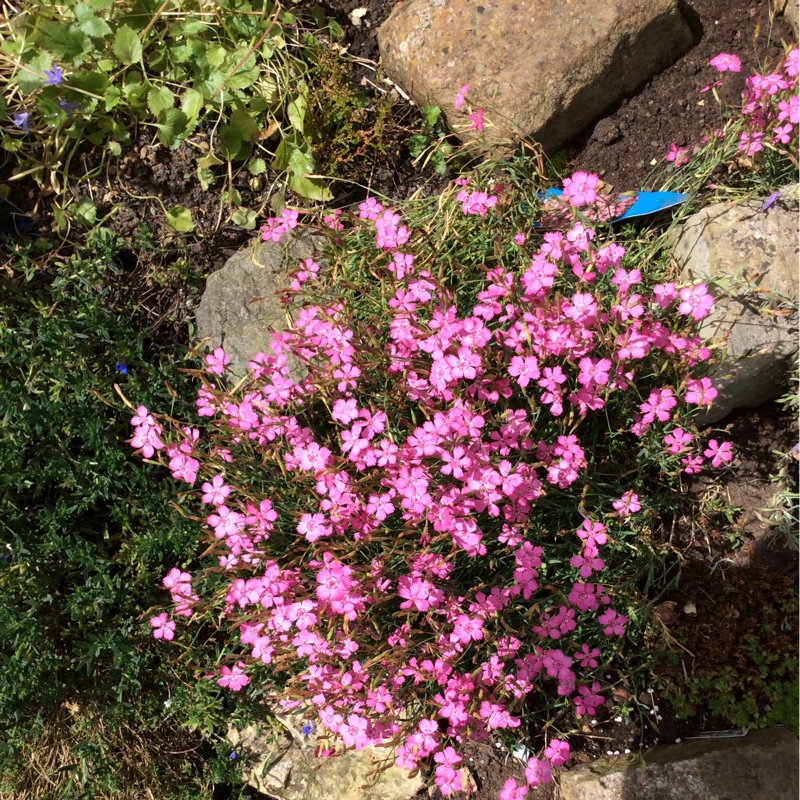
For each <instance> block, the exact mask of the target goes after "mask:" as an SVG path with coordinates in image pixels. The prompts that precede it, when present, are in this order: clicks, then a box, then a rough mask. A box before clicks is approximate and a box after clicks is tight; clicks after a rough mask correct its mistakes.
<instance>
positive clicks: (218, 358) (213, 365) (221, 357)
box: [206, 347, 230, 375]
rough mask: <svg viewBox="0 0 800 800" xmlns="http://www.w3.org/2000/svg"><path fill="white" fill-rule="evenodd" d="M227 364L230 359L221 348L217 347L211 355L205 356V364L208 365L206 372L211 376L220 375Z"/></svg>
mask: <svg viewBox="0 0 800 800" xmlns="http://www.w3.org/2000/svg"><path fill="white" fill-rule="evenodd" d="M229 362H230V358H229V357H228V355H227V354H226V353H225V351H224V350H223V349H222V348H221V347H217V348H216V350H214V352H213V353H209V354H208V355H207V356H206V364H208V367H207V368H206V372H210V373H211V374H212V375H222V373H223V372H224V371H225V367H226V366H227V365H228V363H229Z"/></svg>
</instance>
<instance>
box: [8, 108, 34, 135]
mask: <svg viewBox="0 0 800 800" xmlns="http://www.w3.org/2000/svg"><path fill="white" fill-rule="evenodd" d="M11 121H12V122H13V123H14V124H15V125H16V126H17V127H18V128H22V132H23V133H30V129H29V128H28V112H27V111H23V112H22V113H21V114H12V115H11Z"/></svg>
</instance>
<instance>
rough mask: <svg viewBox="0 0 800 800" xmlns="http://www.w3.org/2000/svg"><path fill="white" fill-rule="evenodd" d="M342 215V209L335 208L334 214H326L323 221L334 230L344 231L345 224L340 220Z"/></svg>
mask: <svg viewBox="0 0 800 800" xmlns="http://www.w3.org/2000/svg"><path fill="white" fill-rule="evenodd" d="M341 216H342V209H341V208H337V209H335V210H334V212H333V214H332V215H331V214H326V215H325V216H324V217H323V218H322V221H323V222H324V223H325V225H327V226H328V227H329V228H330V229H331V230H332V231H343V230H344V225H342V223H341V222H340V221H339V218H340V217H341Z"/></svg>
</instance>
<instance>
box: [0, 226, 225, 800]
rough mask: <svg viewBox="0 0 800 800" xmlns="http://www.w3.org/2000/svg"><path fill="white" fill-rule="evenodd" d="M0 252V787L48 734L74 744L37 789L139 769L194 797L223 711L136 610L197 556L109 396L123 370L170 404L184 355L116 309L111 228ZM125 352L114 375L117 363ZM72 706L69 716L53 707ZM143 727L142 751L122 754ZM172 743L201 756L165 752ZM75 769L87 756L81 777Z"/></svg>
mask: <svg viewBox="0 0 800 800" xmlns="http://www.w3.org/2000/svg"><path fill="white" fill-rule="evenodd" d="M7 264H9V269H10V274H4V275H3V276H2V277H1V278H0V318H1V319H2V320H3V325H2V327H1V328H0V420H1V421H2V424H1V425H0V506H2V508H3V514H2V515H1V516H0V551H1V554H2V562H0V727H2V729H3V731H4V736H3V737H2V741H0V775H2V777H3V780H4V781H5V785H2V784H0V785H2V791H0V793H4V792H6V791H7V786H8V785H9V784H10V785H16V786H18V787H20V788H18V789H17V792H16V793H14V791H12V793H11V795H8V796H23V795H22V788H21V787H23V786H24V785H25V782H26V781H27V780H29V779H30V775H29V774H27V773H26V770H27V769H28V767H29V766H30V765H32V764H35V763H37V759H42V758H44V757H45V756H44V755H43V754H47V753H50V754H51V755H52V752H51V751H52V749H53V748H52V747H51V746H50V745H48V744H47V743H48V742H49V741H50V738H52V736H54V735H55V733H56V732H58V731H61V734H63V735H62V736H61V740H63V741H66V742H68V743H69V744H68V746H66V747H62V750H64V757H63V758H62V759H61V760H60V761H59V762H58V764H57V767H64V770H63V772H62V773H59V774H60V775H61V776H62V778H63V781H62V782H61V783H58V782H57V781H56V782H55V783H54V786H55V785H56V784H57V785H58V786H60V787H61V788H59V789H55V788H52V787H51V791H52V794H49V795H47V796H49V797H62V796H63V797H76V796H80V797H91V796H94V795H93V794H92V792H93V791H94V790H95V789H96V790H98V791H100V790H101V789H102V790H103V791H105V792H110V793H114V792H122V791H124V790H127V789H132V788H133V787H134V786H138V785H139V784H140V783H141V782H143V781H144V782H145V783H147V781H148V780H150V781H151V784H148V785H152V786H153V787H158V786H161V787H162V788H163V791H161V792H158V791H157V792H156V795H157V796H160V797H172V796H175V797H178V796H180V797H184V796H185V797H189V796H191V795H192V791H191V787H193V786H194V787H195V788H197V787H200V786H207V785H208V784H209V780H210V778H209V773H208V769H209V767H208V765H207V764H206V763H205V762H206V761H209V762H210V761H213V758H211V753H210V751H209V749H208V748H209V745H204V744H203V738H204V737H205V738H208V737H210V736H211V735H212V733H213V732H214V731H219V729H220V726H221V720H222V713H223V708H222V707H221V705H220V701H219V692H218V690H217V689H216V687H215V686H209V684H208V683H206V682H202V681H201V682H200V685H198V682H197V679H196V677H197V676H195V675H194V673H193V672H192V669H191V667H189V666H187V664H191V662H192V658H191V654H192V651H191V649H189V650H188V651H186V652H185V653H184V654H183V655H182V657H180V658H178V657H177V653H176V652H175V651H173V652H167V653H165V652H164V648H163V647H159V648H157V647H156V646H155V643H154V642H153V640H152V636H151V635H150V634H151V631H150V626H149V625H148V623H147V616H148V612H149V611H150V609H151V607H153V606H155V605H157V604H160V603H161V602H162V600H163V597H162V591H161V586H160V582H161V578H162V576H163V575H164V573H165V572H166V571H167V570H168V569H169V568H171V567H172V566H175V565H176V564H182V563H183V561H184V560H185V559H186V558H187V557H188V556H189V555H190V554H191V552H192V550H193V542H194V539H195V534H194V525H193V523H191V522H190V521H188V520H187V519H185V518H184V515H183V513H182V508H181V501H180V500H179V501H178V503H177V504H175V503H171V500H173V497H174V493H173V491H172V486H171V485H169V484H168V483H167V482H166V481H164V480H163V476H162V475H161V474H160V473H159V472H158V471H157V470H156V468H154V467H152V466H151V465H148V464H144V463H141V461H140V460H138V459H133V458H131V457H130V455H129V453H128V452H126V449H125V448H124V447H121V446H120V443H121V442H122V441H123V440H124V439H125V437H126V436H127V435H128V431H129V426H128V421H129V417H130V415H131V413H130V411H128V410H126V409H124V408H123V407H122V403H121V402H120V400H119V398H118V397H117V396H116V394H115V391H114V383H115V381H118V382H120V383H122V384H123V386H124V391H125V392H130V393H131V394H133V395H135V396H136V397H137V398H138V397H141V398H148V400H147V402H152V403H154V404H155V403H162V404H166V407H170V406H171V405H172V403H173V402H175V400H176V398H180V397H181V396H186V395H185V392H186V390H187V386H186V380H185V378H184V376H183V375H182V374H181V373H180V372H179V370H178V368H177V364H178V363H179V357H178V355H177V352H176V350H175V348H166V347H161V346H158V345H156V343H154V342H153V341H151V340H149V339H148V338H147V337H146V336H144V335H141V334H139V333H137V332H136V330H135V329H134V327H133V325H132V324H131V322H130V320H129V319H128V317H127V315H126V314H125V313H124V312H123V311H122V310H121V307H120V300H121V298H120V296H119V294H120V293H119V292H118V291H117V290H115V289H114V286H115V285H119V280H118V279H119V268H118V267H117V266H116V265H115V250H114V242H113V241H112V240H111V237H110V236H108V235H105V234H103V233H102V232H100V233H98V234H95V235H94V236H93V237H91V240H90V244H89V245H88V247H87V250H86V252H85V254H84V255H82V256H73V257H71V258H69V259H68V260H66V261H64V262H63V263H53V264H47V265H43V264H40V263H36V262H35V261H34V260H33V257H32V254H31V252H30V250H29V249H26V248H24V247H18V248H17V250H16V252H14V253H12V254H11V258H9V259H8V260H7ZM127 303H128V306H129V307H130V305H132V304H131V303H130V299H128V300H127ZM123 360H124V362H125V363H126V364H127V370H128V373H127V375H124V376H123V375H122V374H117V373H115V365H116V364H117V363H118V362H119V363H121V362H123ZM168 698H171V703H170V704H169V707H167V706H165V705H164V703H165V701H166V700H167V699H168ZM65 704H66V705H65ZM67 706H69V707H71V708H73V712H70V714H69V715H67V717H66V718H65V716H64V714H63V713H62V712H63V708H65V707H67ZM75 709H78V710H77V711H76V710H75ZM186 723H189V724H190V725H191V727H192V728H193V729H194V730H195V731H197V733H196V734H195V735H194V737H192V736H190V735H189V729H188V728H187V727H186ZM223 732H224V731H223ZM57 738H58V737H57ZM140 739H141V740H142V742H143V743H142V742H140V744H139V745H137V746H138V747H139V748H140V749H141V751H142V753H144V754H145V755H143V756H142V758H141V759H138V758H133V757H132V754H133V753H134V750H135V748H134V743H135V742H137V741H139V740H140ZM63 741H62V744H63ZM180 750H191V752H193V753H194V752H195V751H197V755H196V756H192V757H191V758H189V759H188V760H187V759H185V758H175V757H169V758H167V757H165V756H163V755H159V753H168V752H172V751H180ZM145 756H146V757H145ZM201 756H202V757H201ZM49 757H50V756H48V758H49ZM128 762H130V763H128ZM139 762H141V763H139ZM81 764H83V765H84V766H86V765H91V770H90V775H91V779H89V778H86V777H85V775H84V773H83V772H82V768H81ZM137 764H138V765H139V767H141V769H139V772H138V773H136V769H135V768H136V767H137ZM148 764H149V767H148V766H147V765H148ZM69 765H71V766H69ZM117 765H120V768H119V769H117ZM123 767H124V768H123ZM184 767H185V768H186V770H188V771H186V772H184V771H183V770H184ZM53 769H54V771H55V769H56V768H55V767H54V768H53ZM148 769H149V770H150V773H151V774H150V777H149V778H147V779H146V778H145V777H144V776H143V775H142V771H143V770H145V771H146V770H148ZM82 775H83V776H84V777H81V776H82ZM137 776H138V777H137ZM176 776H179V777H180V781H179V783H181V785H183V786H184V789H182V790H181V792H182V793H181V794H173V790H172V789H169V791H167V788H166V787H168V786H171V785H173V784H175V785H176V786H177V785H178V784H177V783H175V781H176ZM126 780H127V781H129V783H130V786H126V785H123V784H124V781H126ZM70 781H71V782H72V783H73V788H72V789H71V790H68V789H67V788H66V787H67V785H68V783H69V782H70ZM121 781H122V783H121ZM137 781H138V782H139V783H137ZM34 785H35V781H34ZM44 788H46V787H44V786H39V787H38V789H39V790H43V789H44ZM79 789H80V791H78V790H79ZM90 790H91V791H90ZM8 791H11V790H8ZM70 792H72V793H70ZM4 796H5V795H4ZM34 796H44V795H37V794H34ZM115 796H119V795H115ZM138 796H140V797H141V796H145V794H144V791H142V792H141V793H140V794H139V795H138ZM194 796H197V795H196V794H195V795H194Z"/></svg>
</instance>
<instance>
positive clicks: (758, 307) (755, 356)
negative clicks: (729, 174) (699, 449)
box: [670, 187, 800, 424]
mask: <svg viewBox="0 0 800 800" xmlns="http://www.w3.org/2000/svg"><path fill="white" fill-rule="evenodd" d="M795 194H796V192H795V191H794V190H793V188H792V187H788V188H787V189H786V190H783V191H782V193H781V198H780V199H779V200H778V201H777V202H776V203H775V205H773V206H772V207H771V208H769V209H768V210H767V211H766V212H762V211H761V208H762V205H763V203H762V202H761V201H749V202H745V203H739V204H729V203H719V204H716V205H713V206H709V207H708V208H704V209H703V210H702V211H699V212H698V213H697V214H694V215H693V216H691V217H690V218H689V219H688V220H687V221H686V222H685V223H683V224H682V225H680V226H679V227H678V228H676V229H675V231H674V232H673V234H672V237H671V240H670V247H671V251H672V254H673V255H674V256H675V259H676V260H677V262H678V265H679V266H680V267H681V269H682V279H683V280H685V281H691V280H695V281H709V282H710V287H711V290H712V291H713V293H714V295H715V297H716V300H717V303H716V307H715V309H714V311H713V312H712V314H711V316H709V317H707V318H706V319H705V320H704V321H703V325H702V328H701V331H702V333H703V335H704V336H708V337H714V338H721V339H727V344H725V345H723V348H722V354H723V357H722V359H721V360H720V362H719V363H718V364H717V365H716V366H715V367H714V369H713V372H712V373H711V374H710V376H709V377H710V378H711V380H712V382H713V383H714V386H715V387H716V388H717V390H718V392H719V395H718V397H717V399H716V401H715V402H714V405H713V406H712V407H711V409H710V410H709V411H707V412H705V413H704V414H703V416H702V417H700V418H699V419H698V421H699V422H700V423H701V424H709V423H712V422H716V421H718V420H720V419H722V418H723V417H725V416H726V415H727V414H729V413H730V412H731V411H732V410H733V409H735V408H751V407H753V406H757V405H760V404H761V403H763V402H765V401H766V400H771V399H773V398H775V397H777V396H778V395H780V394H781V393H782V392H783V390H784V388H785V377H786V373H787V368H788V366H789V363H790V361H791V359H792V358H793V357H794V355H795V354H796V353H797V350H798V335H797V306H798V296H799V295H800V292H799V291H798V253H800V248H799V247H798V215H797V210H796V201H795V200H794V199H793V198H794V196H795Z"/></svg>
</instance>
